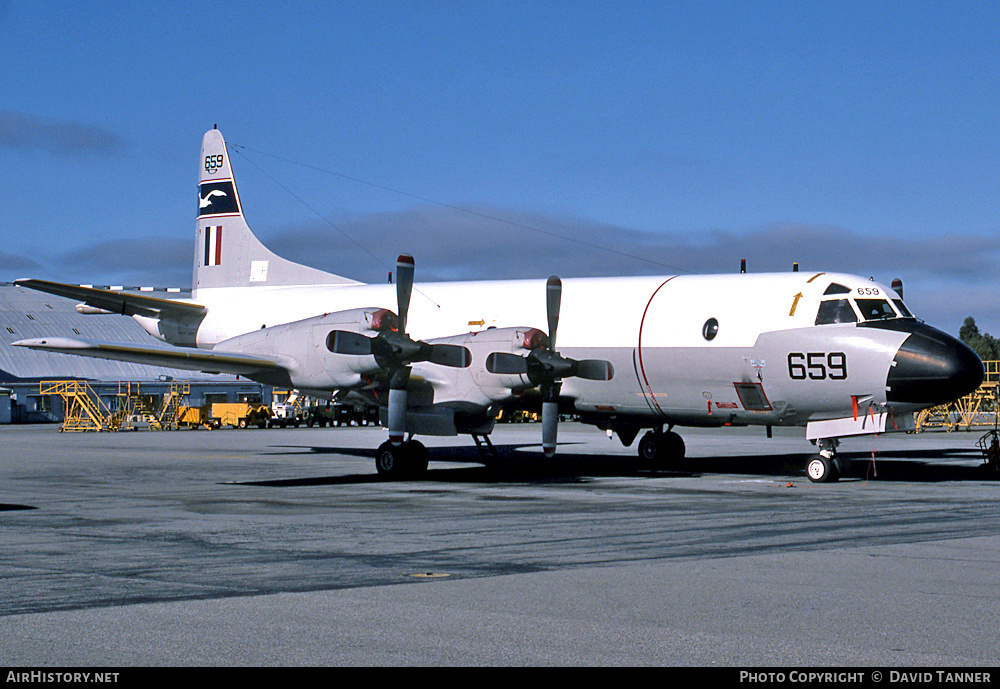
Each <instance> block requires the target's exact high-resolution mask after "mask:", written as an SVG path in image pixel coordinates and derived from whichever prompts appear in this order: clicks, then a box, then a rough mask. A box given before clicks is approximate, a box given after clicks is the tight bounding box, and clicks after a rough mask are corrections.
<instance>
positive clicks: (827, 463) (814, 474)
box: [806, 438, 840, 483]
mask: <svg viewBox="0 0 1000 689" xmlns="http://www.w3.org/2000/svg"><path fill="white" fill-rule="evenodd" d="M817 442H818V444H819V454H818V455H816V456H815V457H813V458H812V459H810V460H809V463H808V464H806V476H808V477H809V480H810V481H812V482H813V483H832V482H833V481H836V480H838V479H839V478H840V465H839V463H838V462H837V446H838V445H840V441H839V440H838V439H837V438H821V439H820V440H818V441H817Z"/></svg>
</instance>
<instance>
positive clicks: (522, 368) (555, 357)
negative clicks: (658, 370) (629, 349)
mask: <svg viewBox="0 0 1000 689" xmlns="http://www.w3.org/2000/svg"><path fill="white" fill-rule="evenodd" d="M561 304H562V280H560V279H559V278H558V277H556V276H555V275H553V276H552V277H550V278H549V279H548V281H547V282H546V283H545V312H546V317H547V320H548V325H549V334H548V344H547V346H546V345H544V344H542V345H541V346H539V347H537V348H536V349H532V350H531V351H530V352H529V353H528V355H527V356H519V355H517V354H510V353H507V352H493V353H492V354H490V355H489V357H487V359H486V370H487V371H489V372H490V373H498V374H514V375H517V374H523V375H526V376H527V378H528V380H529V381H531V382H532V383H534V384H535V385H537V386H538V387H539V389H540V391H541V393H542V450H543V451H544V453H545V456H546V457H552V456H553V455H555V452H556V437H557V435H558V427H559V393H560V391H561V390H562V380H563V379H564V378H584V379H586V380H611V378H612V377H614V367H613V366H612V365H611V362H610V361H605V360H603V359H582V360H579V361H578V360H576V359H570V358H568V357H564V356H562V355H561V354H559V353H558V352H557V351H556V334H557V332H558V329H559V311H560V308H561Z"/></svg>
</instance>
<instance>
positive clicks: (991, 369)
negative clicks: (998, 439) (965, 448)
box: [914, 361, 1000, 433]
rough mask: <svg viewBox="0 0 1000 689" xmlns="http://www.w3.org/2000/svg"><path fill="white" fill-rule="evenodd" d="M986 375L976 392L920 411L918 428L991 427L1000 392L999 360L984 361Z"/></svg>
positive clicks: (917, 415)
mask: <svg viewBox="0 0 1000 689" xmlns="http://www.w3.org/2000/svg"><path fill="white" fill-rule="evenodd" d="M983 365H984V367H985V369H986V375H985V376H984V377H983V382H982V385H980V386H979V388H978V389H977V390H975V391H974V392H972V393H970V394H968V395H966V396H965V397H962V398H961V399H957V400H955V401H954V402H950V403H948V404H940V405H938V406H936V407H931V408H930V409H925V410H923V411H921V412H917V414H916V415H915V416H914V422H915V424H916V432H917V433H919V432H920V431H924V430H929V429H935V428H938V429H940V428H943V429H945V430H947V431H956V430H966V431H970V430H972V429H973V428H988V427H991V426H995V425H996V421H997V412H998V411H1000V409H998V403H997V394H998V391H1000V390H998V385H1000V361H984V362H983Z"/></svg>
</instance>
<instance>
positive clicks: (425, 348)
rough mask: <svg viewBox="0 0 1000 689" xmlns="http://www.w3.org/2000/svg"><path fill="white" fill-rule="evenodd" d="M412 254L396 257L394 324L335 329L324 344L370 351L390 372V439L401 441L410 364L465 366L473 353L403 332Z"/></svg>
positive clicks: (337, 349) (345, 351)
mask: <svg viewBox="0 0 1000 689" xmlns="http://www.w3.org/2000/svg"><path fill="white" fill-rule="evenodd" d="M413 273H414V264H413V257H412V256H410V255H409V254H400V256H399V258H398V259H397V260H396V305H397V309H398V311H399V314H398V315H397V316H396V319H395V320H396V327H395V329H393V328H391V327H385V328H384V329H382V330H381V331H380V332H379V333H378V334H377V335H375V337H366V336H365V335H362V334H360V333H355V332H351V331H348V330H334V331H331V332H330V334H329V335H328V336H327V348H328V349H329V350H330V351H331V352H334V353H335V354H352V355H356V356H367V355H371V356H374V357H375V361H376V363H377V364H378V365H379V366H381V367H382V368H383V369H385V370H386V371H387V373H388V374H389V401H388V407H389V441H390V442H391V443H392V444H393V445H397V446H398V445H402V443H403V436H404V435H405V434H406V409H407V395H408V392H407V391H408V388H409V383H410V370H411V367H410V365H411V364H414V363H417V362H422V361H427V362H430V363H433V364H438V365H440V366H449V367H452V368H465V367H467V366H468V365H469V364H470V363H471V362H472V354H471V353H470V352H469V350H468V349H466V348H465V347H463V346H461V345H449V344H430V343H428V342H423V341H421V340H413V339H411V338H410V336H409V335H407V334H406V322H407V316H408V313H409V310H410V295H411V293H412V291H413Z"/></svg>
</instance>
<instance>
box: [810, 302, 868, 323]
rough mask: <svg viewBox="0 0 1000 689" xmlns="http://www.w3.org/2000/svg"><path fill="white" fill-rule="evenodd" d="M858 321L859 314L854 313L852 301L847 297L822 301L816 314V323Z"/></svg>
mask: <svg viewBox="0 0 1000 689" xmlns="http://www.w3.org/2000/svg"><path fill="white" fill-rule="evenodd" d="M857 322H858V316H857V314H855V313H854V309H852V308H851V302H849V301H848V300H847V299H829V300H827V301H822V302H820V304H819V313H817V314H816V325H828V324H830V323H857Z"/></svg>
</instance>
